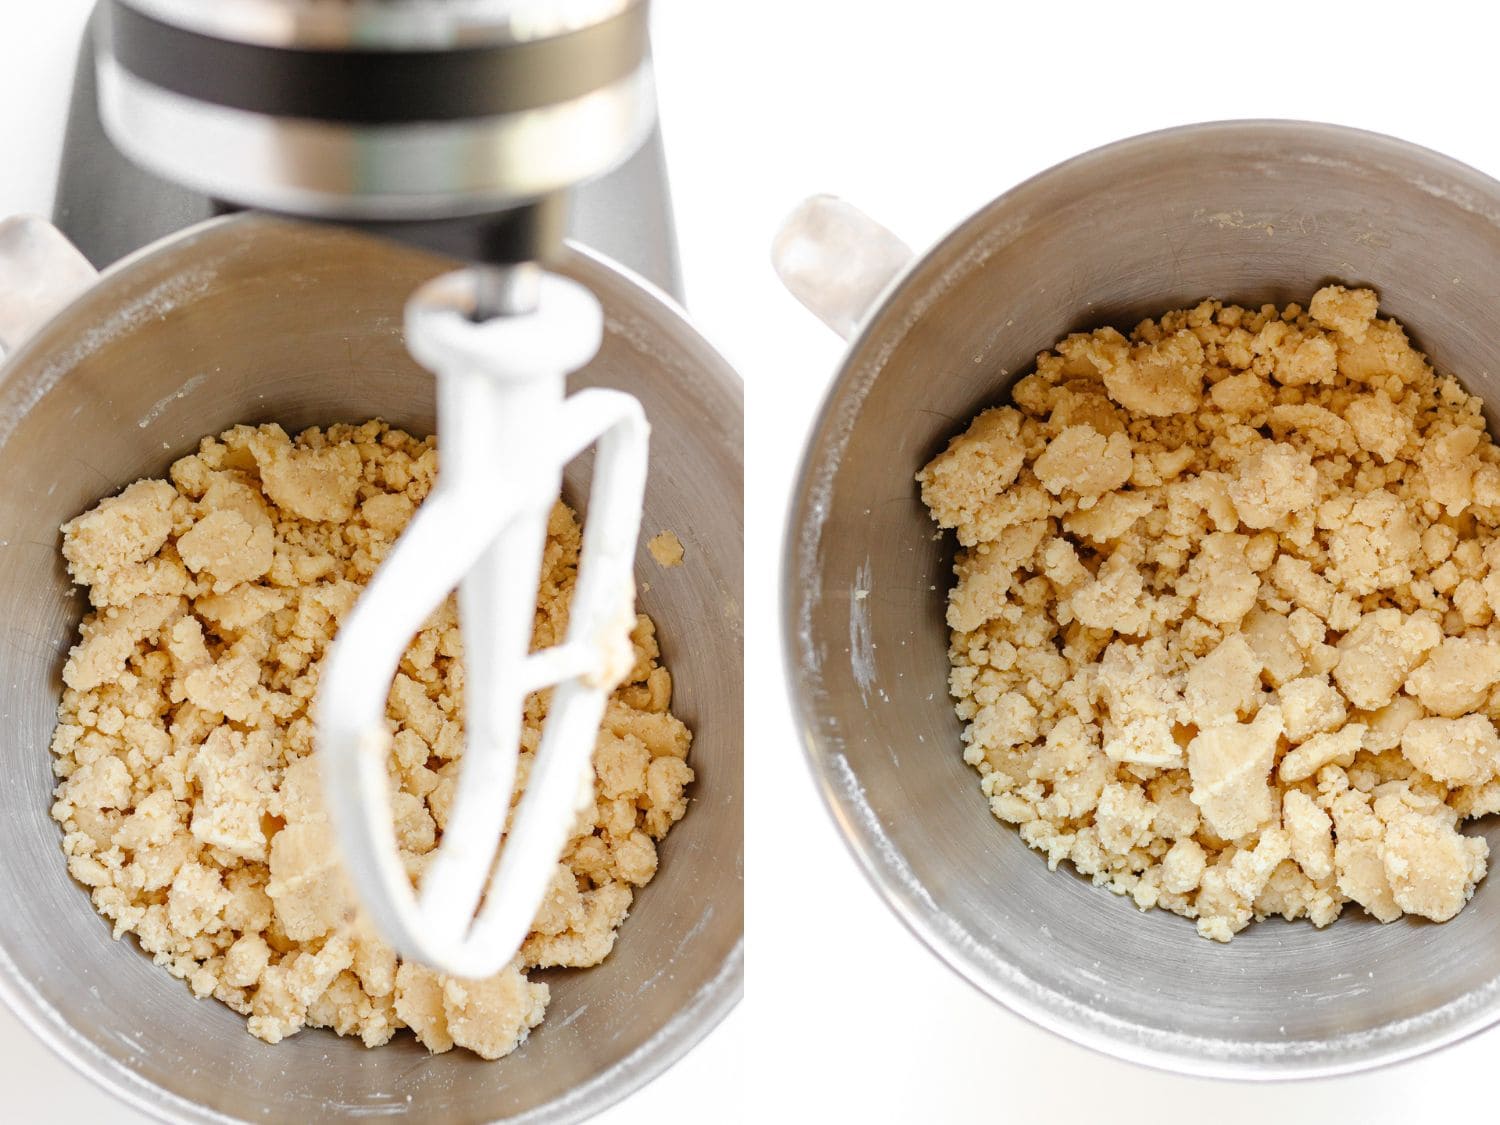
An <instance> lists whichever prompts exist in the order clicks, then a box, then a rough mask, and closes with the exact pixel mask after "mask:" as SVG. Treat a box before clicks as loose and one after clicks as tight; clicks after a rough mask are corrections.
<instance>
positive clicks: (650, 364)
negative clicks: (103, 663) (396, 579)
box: [0, 217, 743, 1122]
mask: <svg viewBox="0 0 1500 1125" xmlns="http://www.w3.org/2000/svg"><path fill="white" fill-rule="evenodd" d="M450 268H452V263H450V262H445V261H443V260H442V259H438V258H434V257H431V256H428V255H425V254H421V253H417V252H414V251H410V250H406V249H402V248H400V247H397V246H394V245H392V244H389V243H385V242H379V241H375V240H371V239H367V238H363V237H360V236H357V235H354V234H349V233H345V232H341V231H337V230H332V229H326V228H317V227H306V226H296V225H291V224H287V223H281V222H276V221H272V220H269V219H265V218H259V217H238V218H233V219H228V220H220V221H216V222H212V223H208V224H205V225H203V226H200V227H196V228H193V229H192V230H191V231H189V232H186V233H185V234H183V235H181V236H178V237H176V238H173V239H169V240H167V241H165V242H162V243H158V244H156V245H155V246H153V247H150V248H148V249H147V250H145V251H143V252H142V253H141V254H139V255H137V256H135V257H134V258H133V259H131V260H130V261H128V262H127V263H124V264H123V265H121V266H119V267H116V268H115V269H114V270H111V271H110V272H108V273H106V274H105V275H104V277H103V279H102V280H101V281H100V282H99V283H98V284H97V285H96V286H95V287H94V288H92V289H91V290H89V291H88V292H87V293H85V294H84V295H83V296H82V297H81V298H79V299H78V300H76V301H75V302H74V303H73V304H72V305H71V306H69V307H68V308H67V309H66V310H65V311H64V312H63V313H61V314H60V315H59V316H57V317H56V318H54V319H53V320H52V321H50V322H49V323H48V324H47V325H46V327H44V328H43V329H42V330H41V331H40V332H39V333H38V334H37V335H36V336H34V337H33V338H32V339H31V340H29V341H28V342H27V343H26V344H24V345H23V346H22V347H21V348H20V349H19V350H18V351H17V352H16V353H15V354H14V355H13V356H11V357H10V358H9V360H8V362H7V363H6V365H5V366H4V367H3V368H0V479H3V480H4V481H5V487H4V488H3V489H0V621H3V622H4V627H3V639H4V651H3V654H0V715H3V716H4V719H5V734H4V737H3V740H0V755H3V762H4V768H5V773H6V776H7V784H6V786H5V788H4V795H3V798H0V857H3V859H0V993H3V995H4V998H5V1000H6V1001H7V1002H8V1003H9V1004H10V1005H11V1007H12V1008H14V1009H15V1010H16V1012H17V1013H19V1014H20V1016H21V1017H22V1018H23V1019H24V1020H25V1021H26V1022H27V1023H28V1024H29V1025H30V1026H31V1027H32V1029H33V1030H34V1031H36V1032H37V1033H38V1034H39V1035H41V1036H42V1037H43V1038H44V1039H46V1041H47V1042H48V1043H50V1044H51V1045H52V1046H53V1047H54V1048H55V1049H56V1050H57V1051H58V1052H59V1053H61V1054H62V1055H64V1056H65V1057H66V1058H67V1059H68V1060H69V1061H71V1062H72V1063H73V1064H74V1065H75V1066H77V1067H78V1068H79V1069H80V1070H82V1071H83V1072H84V1073H86V1074H88V1075H89V1076H90V1077H92V1078H94V1079H95V1080H97V1081H98V1082H100V1083H102V1084H103V1085H105V1086H106V1087H108V1088H109V1089H110V1090H112V1091H113V1092H114V1093H116V1094H117V1095H119V1096H120V1097H121V1098H123V1099H125V1100H126V1101H128V1102H130V1103H132V1104H133V1105H135V1106H136V1107H137V1108H139V1109H142V1110H144V1111H146V1112H148V1113H153V1114H156V1115H158V1116H161V1117H163V1118H166V1119H169V1120H175V1121H194V1122H199V1121H214V1122H220V1121H228V1120H245V1121H298V1122H301V1121H331V1120H344V1119H352V1118H369V1117H375V1116H384V1115H389V1114H398V1113H410V1114H411V1115H412V1116H413V1117H415V1118H416V1119H418V1120H427V1121H443V1122H477V1121H491V1120H496V1119H506V1120H524V1121H549V1122H551V1121H571V1120H576V1119H579V1118H581V1117H585V1116H587V1115H589V1114H591V1113H593V1112H597V1111H598V1110H599V1109H601V1108H603V1107H604V1106H606V1105H608V1104H610V1103H611V1102H613V1101H615V1100H617V1099H618V1098H620V1097H623V1096H624V1095H625V1094H626V1093H628V1092H629V1091H631V1090H632V1089H634V1088H635V1087H637V1086H639V1085H640V1084H642V1083H644V1082H645V1081H647V1080H648V1079H649V1078H651V1077H652V1076H654V1075H655V1074H657V1073H659V1072H660V1071H661V1070H663V1069H664V1068H665V1067H667V1066H668V1065H669V1064H670V1063H671V1062H673V1061H674V1060H675V1059H677V1058H678V1057H679V1056H680V1055H681V1054H682V1053H683V1052H684V1051H686V1050H687V1049H688V1048H689V1047H691V1046H692V1045H693V1044H694V1043H695V1042H696V1041H697V1040H698V1039H699V1038H700V1037H702V1036H703V1035H704V1034H705V1033H706V1032H707V1031H708V1030H709V1029H710V1028H711V1027H712V1026H713V1025H714V1024H715V1023H716V1022H717V1021H718V1020H719V1019H720V1017H722V1016H723V1015H724V1013H725V1012H726V1011H728V1009H729V1008H730V1007H732V1006H733V1004H734V1003H735V1001H736V1000H737V998H738V996H739V992H740V987H741V975H742V952H741V935H742V932H743V905H742V902H743V900H742V895H741V869H742V852H741V841H742V817H741V797H742V777H741V746H742V742H741V708H742V690H741V682H742V667H741V659H742V643H741V642H742V616H741V580H742V549H743V532H742V507H741V505H742V499H741V494H742V478H743V449H742V446H743V436H742V421H741V420H742V410H743V404H742V399H741V387H740V382H739V380H738V378H737V377H736V376H735V375H734V374H733V373H732V372H731V371H730V370H729V368H728V367H727V366H726V365H725V363H724V361H723V360H722V359H720V358H719V357H718V356H717V355H716V354H715V353H714V352H713V351H712V349H710V348H709V346H708V345H707V344H706V343H704V341H703V340H702V338H701V337H699V336H698V334H697V333H696V332H695V331H693V329H692V328H691V327H690V326H689V325H688V324H687V322H686V321H685V320H683V319H682V317H681V315H680V314H679V313H678V312H677V311H676V310H675V309H674V308H673V307H672V306H671V305H670V304H669V303H668V302H667V301H666V300H665V299H664V298H661V297H658V296H656V295H654V294H653V293H652V292H650V291H648V290H647V289H646V288H645V287H644V285H643V284H642V283H640V282H637V281H635V280H633V279H631V278H629V277H627V276H626V275H624V274H623V273H621V272H618V271H617V270H615V269H614V268H611V267H610V266H608V265H606V264H604V263H603V262H602V261H600V260H598V259H596V258H593V257H591V256H589V255H587V254H586V253H584V252H582V251H574V252H571V253H570V255H569V257H568V259H567V261H566V264H565V267H564V272H566V273H568V274H570V275H572V276H573V277H575V278H577V279H579V280H581V281H582V282H584V283H585V284H586V285H588V286H589V287H590V288H591V289H592V290H593V291H594V292H595V293H596V294H598V296H599V298H600V300H601V302H602V303H603V305H604V309H605V315H606V318H607V328H606V334H605V341H604V347H603V350H602V351H601V352H600V354H599V356H598V358H597V359H596V360H595V361H594V363H593V364H592V365H590V367H589V368H588V369H587V370H586V371H585V372H583V373H581V374H580V375H579V376H577V377H575V379H574V380H573V383H574V385H585V384H590V383H601V384H609V385H613V386H619V387H623V388H624V389H626V390H629V391H631V392H632V393H634V394H636V395H637V396H639V397H640V399H641V400H642V402H643V403H644V405H645V408H646V412H647V414H648V416H649V417H650V418H651V419H652V422H653V424H654V432H653V435H652V474H651V481H650V485H649V487H648V492H647V498H646V517H645V524H644V527H645V528H646V534H647V535H650V534H654V533H655V531H657V530H659V529H661V528H670V529H673V530H675V531H676V532H677V534H678V535H679V536H680V537H681V538H682V540H683V542H684V544H685V546H686V548H687V562H686V565H684V566H682V567H680V568H678V569H675V570H671V571H664V570H662V569H661V568H660V567H658V566H656V564H655V563H653V562H652V561H651V560H650V558H649V556H647V555H646V554H645V553H644V550H643V552H642V555H641V558H640V561H639V573H640V575H641V577H642V578H643V579H644V580H645V581H647V582H649V583H650V590H649V591H648V592H645V593H644V594H643V595H642V599H641V601H642V604H643V606H644V608H645V609H646V611H647V612H649V613H650V614H652V616H653V617H655V619H656V621H657V624H658V627H659V634H660V637H661V643H662V649H663V652H664V654H665V657H666V662H667V664H668V665H669V666H670V667H671V668H672V670H673V672H674V674H675V682H676V699H675V701H674V706H675V709H676V711H677V714H678V715H680V716H681V717H682V718H683V719H684V720H685V721H686V722H687V723H688V725H689V726H691V727H692V728H693V729H694V731H695V732H696V739H695V741H694V744H693V751H692V758H691V761H692V764H693V767H694V768H695V769H696V770H697V771H698V779H697V782H696V783H695V784H694V786H693V788H692V790H691V795H692V798H693V799H692V803H691V806H690V810H689V812H688V815H687V816H686V818H685V819H684V820H683V821H682V822H681V823H680V824H678V825H677V827H676V828H675V829H674V830H673V832H672V834H671V836H670V837H669V838H668V839H667V840H666V841H665V842H664V844H663V846H662V851H661V870H660V872H659V873H658V875H657V876H656V879H655V880H654V881H653V882H652V883H651V885H650V886H648V887H646V888H645V889H644V890H643V891H642V892H641V894H640V896H639V897H638V899H637V900H636V905H635V907H634V909H633V910H632V911H631V916H630V918H629V920H628V921H627V922H626V923H625V925H624V927H623V929H622V930H621V933H620V938H619V943H618V945H617V946H616V948H615V952H614V954H613V955H612V956H611V957H610V958H609V959H608V960H607V961H605V962H604V964H602V965H600V966H598V967H597V968H593V969H588V970H583V971H573V972H558V973H547V974H544V976H545V979H548V980H549V981H550V982H551V984H552V997H553V998H552V1005H551V1008H550V1009H549V1011H548V1014H547V1019H546V1020H545V1022H544V1023H543V1024H542V1025H541V1026H540V1027H539V1028H538V1029H537V1030H536V1031H535V1032H533V1033H532V1035H531V1037H530V1039H529V1040H528V1041H527V1042H526V1044H525V1045H524V1046H523V1047H522V1048H521V1049H520V1050H518V1051H517V1052H516V1053H515V1054H513V1055H511V1056H509V1057H508V1058H506V1059H503V1060H501V1061H499V1062H496V1063H487V1062H483V1061H481V1060H480V1059H478V1058H476V1057H475V1056H473V1055H471V1054H469V1053H468V1052H465V1051H453V1052H451V1053H449V1054H446V1055H437V1056H429V1055H428V1053H427V1052H426V1051H425V1050H424V1049H423V1048H421V1047H419V1046H418V1045H417V1043H416V1042H415V1040H414V1039H412V1038H411V1037H410V1036H402V1037H399V1038H398V1040H397V1041H395V1042H393V1043H391V1044H390V1045H388V1046H386V1047H382V1048H380V1049H378V1050H374V1051H370V1050H366V1049H365V1048H364V1047H362V1046H361V1045H360V1044H359V1043H358V1041H356V1040H350V1039H339V1038H337V1037H336V1036H334V1035H333V1034H332V1033H330V1032H326V1031H308V1032H303V1033H302V1034H300V1035H298V1036H296V1037H295V1038H294V1039H292V1040H290V1041H288V1042H285V1043H283V1044H281V1045H279V1046H276V1047H271V1046H267V1045H266V1044H264V1043H262V1042H260V1041H259V1040H257V1039H254V1038H252V1037H251V1036H250V1035H249V1034H248V1033H247V1032H246V1030H245V1025H244V1020H243V1018H242V1017H240V1016H237V1015H235V1014H234V1013H233V1012H231V1011H230V1010H229V1009H227V1008H225V1007H224V1006H223V1005H221V1004H219V1003H216V1002H214V1001H212V1000H194V999H193V998H192V996H191V995H190V994H189V992H188V990H187V988H186V986H185V985H184V984H183V983H182V982H181V981H178V980H175V979H173V978H172V977H170V976H169V975H168V974H167V973H166V971H165V970H163V969H160V968H157V967H156V966H154V965H153V964H152V963H151V961H150V959H149V958H147V957H146V956H145V955H143V954H142V953H141V951H140V950H139V949H138V948H137V947H136V946H135V944H134V942H133V941H132V940H130V939H127V940H124V941H120V942H114V941H111V940H110V929H109V925H108V923H107V922H105V920H104V919H103V918H101V917H99V916H98V915H97V914H96V913H95V912H94V910H93V907H92V906H91V905H90V903H89V901H88V896H87V894H86V893H85V892H84V890H83V888H82V887H80V886H78V885H77V884H76V883H74V882H73V881H72V880H71V879H70V878H69V877H68V874H67V871H66V869H65V866H64V862H63V856H62V854H61V853H60V851H59V838H60V837H59V830H58V828H57V826H56V825H55V824H53V823H52V821H51V820H50V819H49V817H48V806H49V805H50V803H51V801H50V794H51V791H52V786H53V777H52V773H51V762H50V757H51V756H50V754H49V753H48V751H47V743H48V739H49V736H50V733H51V730H52V726H53V721H54V720H53V712H54V709H55V707H56V705H57V697H58V692H59V690H60V680H59V670H60V668H61V665H62V661H63V658H64V655H65V653H66V652H67V649H68V646H69V644H70V641H71V638H72V635H73V631H74V629H75V627H76V625H77V622H78V618H79V617H80V615H81V614H82V612H83V610H84V608H85V607H84V601H83V599H81V598H80V597H79V596H78V595H77V594H76V593H74V591H73V590H72V589H71V588H70V585H69V582H68V579H67V575H66V574H65V572H64V569H63V566H62V563H61V559H60V556H59V554H58V546H59V536H58V530H57V529H58V525H59V524H60V523H61V522H62V521H63V520H65V519H67V518H69V517H70V516H72V515H73V514H75V513H77V512H79V511H81V510H83V509H84V508H86V507H88V506H89V505H91V504H92V503H93V502H94V501H95V500H96V499H98V497H100V496H101V495H104V494H106V493H109V492H111V491H113V490H115V489H117V488H119V487H121V486H122V485H124V484H126V483H128V482H130V481H132V480H135V479H136V478H138V477H141V476H145V475H157V474H161V473H162V472H164V471H165V470H166V468H167V466H168V464H169V463H170V462H171V461H172V459H173V458H175V457H179V456H181V455H183V454H184V453H187V452H189V451H190V450H191V449H192V448H193V447H194V445H195V444H196V442H197V440H198V438H199V437H200V436H201V435H203V434H206V433H211V432H214V431H216V430H219V429H221V428H224V427H226V426H229V425H232V424H233V423H235V422H241V421H251V422H256V421H273V420H274V421H277V422H280V423H281V424H282V425H283V426H285V427H286V428H287V429H288V430H295V429H297V428H299V427H304V426H308V425H312V424H315V423H329V422H335V421H358V420H362V419H365V418H369V417H373V416H377V415H378V416H381V417H384V418H386V419H388V420H389V421H391V422H392V423H396V424H400V425H402V426H405V427H408V428H410V429H412V430H414V431H416V432H421V433H430V432H431V431H432V427H433V402H432V386H433V381H432V378H431V376H430V375H429V374H427V373H426V372H425V371H423V370H421V369H420V368H418V367H417V366H416V365H415V364H414V363H413V361H412V360H411V359H410V358H409V357H408V356H407V353H406V350H405V348H404V347H403V345H402V341H401V309H402V305H403V304H404V302H405V300H406V297H407V295H408V294H409V293H410V292H411V291H412V290H413V289H414V288H415V287H416V285H417V284H418V283H419V282H421V281H423V280H425V279H427V278H428V277H431V276H432V275H434V274H436V273H439V272H442V271H443V270H445V269H450ZM570 482H571V485H572V488H573V489H574V492H575V494H576V495H582V492H583V489H582V488H581V487H580V479H579V477H577V476H570Z"/></svg>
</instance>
